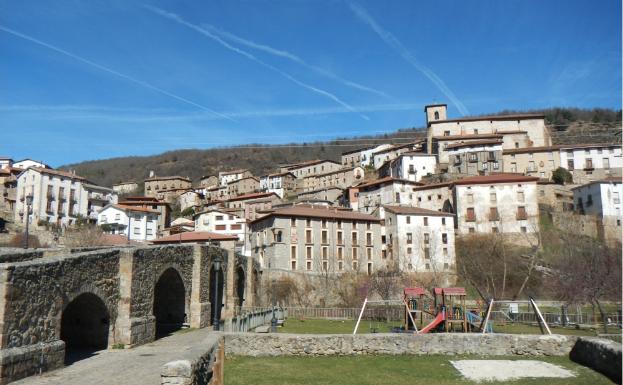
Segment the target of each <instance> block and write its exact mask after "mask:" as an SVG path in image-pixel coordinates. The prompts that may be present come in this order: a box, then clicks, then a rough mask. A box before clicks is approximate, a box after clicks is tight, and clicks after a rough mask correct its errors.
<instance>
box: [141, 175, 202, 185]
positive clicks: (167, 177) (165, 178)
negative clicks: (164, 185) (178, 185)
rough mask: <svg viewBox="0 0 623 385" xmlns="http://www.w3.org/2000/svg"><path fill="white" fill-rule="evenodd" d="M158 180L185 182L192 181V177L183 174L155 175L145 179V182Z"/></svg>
mask: <svg viewBox="0 0 623 385" xmlns="http://www.w3.org/2000/svg"><path fill="white" fill-rule="evenodd" d="M157 180H183V181H185V182H189V183H190V182H191V181H190V179H188V178H184V177H183V176H179V175H174V176H153V177H151V178H147V179H145V182H153V181H157Z"/></svg>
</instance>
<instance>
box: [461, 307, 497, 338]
mask: <svg viewBox="0 0 623 385" xmlns="http://www.w3.org/2000/svg"><path fill="white" fill-rule="evenodd" d="M466 314H467V322H469V323H470V324H471V325H472V326H475V327H477V328H480V324H481V323H482V317H480V316H479V315H476V314H474V313H472V312H470V311H468V312H467V313H466ZM485 329H487V333H493V326H492V325H491V321H489V322H487V326H486V327H485Z"/></svg>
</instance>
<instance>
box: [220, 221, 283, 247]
mask: <svg viewBox="0 0 623 385" xmlns="http://www.w3.org/2000/svg"><path fill="white" fill-rule="evenodd" d="M229 228H230V229H231V230H242V225H241V224H240V223H235V224H233V225H230V226H229ZM279 234H281V231H280V232H279ZM279 242H281V241H279Z"/></svg>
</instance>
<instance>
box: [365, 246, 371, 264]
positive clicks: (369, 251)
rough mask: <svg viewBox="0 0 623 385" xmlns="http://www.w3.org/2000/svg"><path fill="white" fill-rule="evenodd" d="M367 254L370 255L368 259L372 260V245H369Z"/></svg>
mask: <svg viewBox="0 0 623 385" xmlns="http://www.w3.org/2000/svg"><path fill="white" fill-rule="evenodd" d="M366 256H367V257H368V261H371V260H372V248H371V247H368V248H367V249H366Z"/></svg>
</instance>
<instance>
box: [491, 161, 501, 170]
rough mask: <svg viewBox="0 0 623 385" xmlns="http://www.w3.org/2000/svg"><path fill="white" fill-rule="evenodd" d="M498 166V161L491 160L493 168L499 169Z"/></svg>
mask: <svg viewBox="0 0 623 385" xmlns="http://www.w3.org/2000/svg"><path fill="white" fill-rule="evenodd" d="M499 168H500V162H498V161H497V160H496V161H495V162H493V169H494V170H499Z"/></svg>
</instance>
